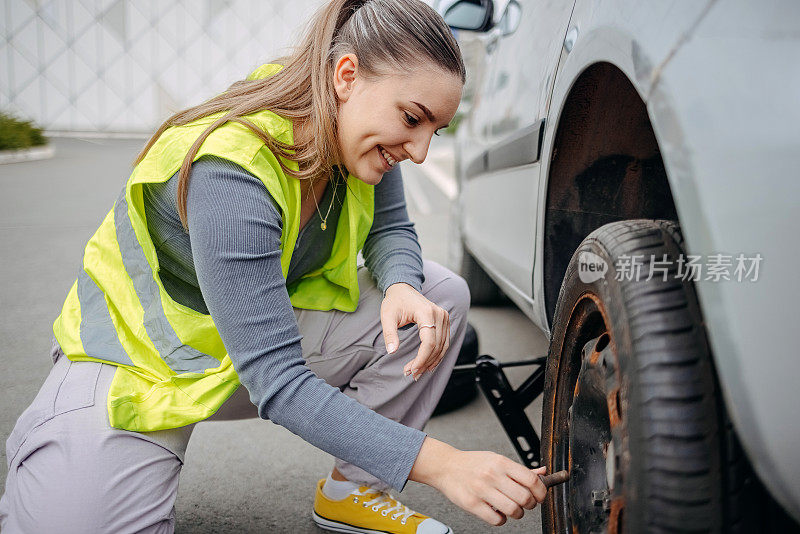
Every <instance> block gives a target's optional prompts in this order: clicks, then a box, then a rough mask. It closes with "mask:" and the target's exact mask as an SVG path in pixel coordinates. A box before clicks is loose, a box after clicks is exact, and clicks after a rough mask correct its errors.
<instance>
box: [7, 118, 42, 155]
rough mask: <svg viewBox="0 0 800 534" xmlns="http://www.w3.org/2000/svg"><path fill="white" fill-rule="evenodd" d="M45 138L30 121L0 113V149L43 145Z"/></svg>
mask: <svg viewBox="0 0 800 534" xmlns="http://www.w3.org/2000/svg"><path fill="white" fill-rule="evenodd" d="M45 144H47V139H46V138H45V137H44V135H42V130H41V128H37V127H35V126H34V125H33V123H32V122H31V121H22V120H19V119H16V118H14V117H12V116H11V115H6V114H5V113H0V150H13V149H19V148H29V147H32V146H38V145H45Z"/></svg>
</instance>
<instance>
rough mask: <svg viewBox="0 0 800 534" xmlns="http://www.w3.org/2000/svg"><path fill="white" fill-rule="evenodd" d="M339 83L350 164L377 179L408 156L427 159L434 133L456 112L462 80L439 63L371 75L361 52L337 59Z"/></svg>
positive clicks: (359, 174) (342, 137)
mask: <svg viewBox="0 0 800 534" xmlns="http://www.w3.org/2000/svg"><path fill="white" fill-rule="evenodd" d="M334 87H335V89H336V95H337V97H338V100H339V111H338V124H339V133H338V141H339V149H340V151H341V154H342V157H343V159H344V161H343V163H344V166H345V167H347V170H348V171H349V172H350V173H352V174H353V175H354V176H355V177H356V178H358V179H359V180H361V181H363V182H366V183H368V184H377V183H378V182H380V181H381V178H382V177H383V173H385V172H387V171H388V170H389V169H391V168H392V166H394V165H396V164H397V163H399V162H401V161H403V160H405V159H410V160H411V161H413V162H414V163H422V162H423V161H425V156H426V155H427V153H428V146H429V145H430V142H431V137H432V136H433V135H434V133H435V132H436V131H437V130H441V129H442V128H445V127H446V126H447V125H448V123H449V122H450V120H451V119H452V118H453V116H454V115H455V113H456V109H457V108H458V103H459V101H460V100H461V88H462V84H461V79H460V78H459V77H457V76H456V75H454V74H451V73H449V72H447V71H445V70H443V69H441V68H440V67H438V66H436V65H433V64H429V65H423V66H422V67H419V68H416V69H414V70H411V71H407V72H400V73H397V74H390V75H383V76H380V77H365V75H364V72H363V71H360V70H359V68H358V59H357V58H356V56H355V55H354V54H347V55H344V56H342V57H341V58H340V59H339V61H338V62H337V64H336V71H335V73H334ZM384 151H385V152H386V153H388V158H387V157H386V155H385V154H384V153H383V152H384Z"/></svg>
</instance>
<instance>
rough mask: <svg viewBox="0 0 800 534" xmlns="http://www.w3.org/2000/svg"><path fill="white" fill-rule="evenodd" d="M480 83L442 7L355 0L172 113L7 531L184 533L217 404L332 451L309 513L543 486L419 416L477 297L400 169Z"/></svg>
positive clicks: (9, 491) (422, 524) (426, 526)
mask: <svg viewBox="0 0 800 534" xmlns="http://www.w3.org/2000/svg"><path fill="white" fill-rule="evenodd" d="M463 83H464V66H463V62H462V60H461V57H460V53H459V51H458V46H457V44H456V43H455V41H454V39H453V38H452V36H451V34H450V33H449V29H448V28H447V26H446V25H445V24H444V22H443V21H442V20H441V18H440V17H439V16H438V15H437V14H436V13H435V12H434V11H433V10H431V9H430V8H429V7H428V6H427V5H425V4H423V3H421V2H419V1H417V0H366V1H364V0H361V1H352V0H336V1H334V2H331V3H330V4H329V5H326V6H325V7H324V8H322V9H321V10H320V11H319V12H318V14H317V15H316V16H315V18H314V19H313V22H312V25H311V26H310V29H309V32H308V35H307V36H306V37H305V38H304V40H303V41H302V44H301V46H300V47H298V49H297V50H296V51H295V53H294V54H293V55H291V56H290V57H286V58H281V59H279V60H278V61H277V63H276V64H269V65H264V66H262V67H260V68H259V69H257V70H256V71H255V72H254V73H253V74H251V76H249V77H248V79H247V80H243V81H241V82H237V83H235V84H234V85H232V86H231V87H230V88H229V89H228V91H226V92H225V93H223V94H221V95H219V96H217V97H215V98H212V99H211V100H209V101H208V102H206V103H204V104H201V105H199V106H197V107H195V108H191V109H188V110H186V111H183V112H181V113H178V114H176V115H174V116H173V117H171V118H170V119H169V120H168V121H167V122H166V123H165V124H164V125H162V127H161V128H160V129H159V130H158V131H157V132H156V134H155V135H154V136H153V138H152V139H151V140H150V142H149V143H148V144H147V145H146V146H145V148H144V150H143V151H142V153H141V154H140V155H139V157H138V159H137V161H136V167H135V168H134V171H133V174H132V175H131V177H130V179H129V180H128V183H127V185H126V187H125V189H124V190H123V192H122V194H121V195H120V197H119V199H118V200H117V202H116V203H115V205H114V208H113V209H112V210H111V212H110V213H109V214H108V216H107V217H106V219H105V220H104V222H103V224H102V225H101V227H100V229H99V230H98V231H97V233H96V234H95V235H94V236H93V237H92V239H91V240H90V241H89V243H88V245H87V247H86V250H85V253H84V259H83V269H82V270H81V271H80V273H79V276H78V280H77V281H76V283H75V285H74V286H73V288H72V289H71V291H70V293H69V295H68V297H67V300H66V302H65V304H64V307H63V309H62V313H61V315H60V316H59V317H58V319H57V320H56V322H55V324H54V333H55V343H54V347H53V359H54V362H55V365H54V368H53V371H52V372H51V373H50V375H49V376H48V378H47V380H46V381H45V384H44V385H43V386H42V389H41V390H40V392H39V394H38V395H37V397H36V399H35V400H34V402H33V404H32V405H31V406H30V407H29V408H28V409H27V410H26V411H25V412H24V413H23V414H22V416H20V418H19V420H18V421H17V424H16V426H15V429H14V431H13V432H12V434H11V436H10V437H9V439H8V442H7V451H8V461H9V475H8V479H7V482H6V493H5V494H4V495H3V498H2V500H1V501H0V526H1V527H2V530H3V532H4V533H11V532H50V531H58V532H127V531H132V532H139V531H145V532H171V531H172V530H173V529H174V507H173V504H174V501H175V496H176V493H177V486H178V477H179V474H180V468H181V465H182V462H183V455H184V453H185V450H186V444H187V442H188V440H189V436H190V435H191V431H192V429H193V427H194V424H195V423H197V422H199V421H201V420H204V419H208V418H209V417H212V416H213V418H217V419H219V418H231V417H240V416H255V415H258V416H260V417H262V418H264V419H267V418H269V419H271V420H273V421H274V422H275V423H277V424H280V425H283V426H285V427H286V428H288V429H289V430H291V431H292V432H294V433H296V434H298V435H300V436H301V437H303V438H304V439H305V440H307V441H309V442H310V443H312V444H314V445H315V446H318V447H319V448H321V449H323V450H325V451H327V452H329V453H331V454H333V455H334V456H335V457H336V458H337V459H336V462H335V467H334V469H333V470H332V472H331V473H330V475H329V476H328V477H327V479H323V480H320V481H319V483H318V484H317V487H316V496H315V502H314V511H313V518H314V520H315V521H316V522H317V524H318V525H319V526H321V527H323V528H327V529H330V530H336V531H339V532H371V531H375V530H379V531H384V532H398V533H401V532H402V533H411V532H414V533H420V534H422V533H424V534H431V533H436V534H440V533H441V534H443V533H447V532H451V530H450V529H449V528H448V527H446V526H445V525H443V524H442V523H440V522H438V521H436V520H434V519H432V518H429V517H427V516H424V515H422V514H419V513H416V512H414V511H413V510H409V509H408V508H407V507H405V506H403V505H402V504H401V503H400V502H398V501H397V500H396V499H393V498H392V497H389V495H388V494H387V493H386V491H387V490H388V489H389V488H390V487H394V488H395V489H397V490H402V489H403V487H404V486H405V483H406V481H407V480H416V481H419V482H422V483H425V484H429V485H431V486H433V487H435V488H437V489H438V490H440V491H441V492H442V493H444V494H445V495H446V496H447V497H448V498H449V499H450V500H451V501H452V502H454V503H455V504H457V505H459V506H461V507H462V508H464V509H465V510H467V511H469V512H471V513H473V514H475V515H476V516H478V517H480V518H481V519H483V520H485V521H486V522H488V523H490V524H493V525H499V524H503V523H504V522H505V520H506V517H508V516H510V517H514V518H520V517H522V514H523V509H532V508H533V507H534V506H535V505H536V503H537V502H541V501H542V499H543V498H544V494H545V488H544V486H543V485H542V483H541V482H540V481H539V479H538V476H537V474H538V473H539V472H537V471H532V470H528V469H526V468H525V467H523V466H521V465H519V464H517V463H515V462H513V461H511V460H508V459H507V458H504V457H502V456H500V455H497V454H494V453H490V452H465V451H459V450H457V449H455V448H453V447H450V446H449V445H446V444H445V443H442V442H440V441H437V440H435V439H433V438H431V437H429V436H427V435H426V434H425V433H424V432H422V431H421V430H420V429H421V428H422V427H423V426H424V424H425V423H426V421H427V420H428V418H429V417H430V415H431V412H432V410H433V408H434V406H435V405H436V403H437V401H438V399H439V397H440V395H441V393H442V390H443V388H444V386H445V384H446V382H447V379H448V376H449V374H450V371H451V370H452V366H453V365H454V362H455V357H456V354H457V353H458V350H459V348H460V345H461V342H462V339H463V335H464V328H465V324H466V323H465V320H466V311H467V307H468V302H469V295H468V290H467V288H466V285H465V284H464V282H463V280H461V279H460V278H458V277H457V276H456V275H454V274H453V273H451V272H450V271H448V270H447V269H445V268H443V267H441V266H439V265H437V264H435V263H433V262H427V261H426V262H422V260H421V258H420V250H419V245H418V243H417V241H416V234H415V233H414V230H413V225H412V224H411V223H410V222H409V221H408V218H407V215H406V211H405V203H404V200H403V193H402V182H401V176H400V174H399V170H397V163H398V162H400V161H402V160H404V159H411V160H412V161H413V162H415V163H421V162H422V161H423V160H424V159H425V156H426V152H427V149H428V145H429V143H430V140H431V137H432V135H434V133H435V132H436V131H437V130H439V129H441V128H444V127H445V126H446V125H447V122H448V121H449V120H450V119H451V118H452V117H453V115H454V114H455V111H456V108H457V106H458V103H459V100H460V98H461V90H462V86H463ZM345 176H346V178H345ZM323 213H324V214H323ZM362 248H363V253H364V260H365V265H366V268H365V269H357V267H356V257H357V254H358V252H359V251H360V250H361V249H362ZM451 320H452V325H451ZM414 325H416V328H413V326H414ZM404 326H412V328H410V329H401V330H399V331H398V329H399V328H402V327H404ZM381 333H382V335H381ZM301 335H302V336H301ZM451 336H452V337H451ZM240 383H241V384H244V386H245V388H241V389H240V390H239V394H237V395H235V394H234V392H235V391H236V390H237V387H238V386H239V384H240ZM248 395H249V402H250V404H248V403H247V402H245V403H244V404H246V405H248V406H249V409H245V410H243V409H242V405H243V403H242V400H243V399H244V400H245V401H247V400H248ZM104 401H105V402H104ZM253 405H255V406H256V407H257V412H254V411H253Z"/></svg>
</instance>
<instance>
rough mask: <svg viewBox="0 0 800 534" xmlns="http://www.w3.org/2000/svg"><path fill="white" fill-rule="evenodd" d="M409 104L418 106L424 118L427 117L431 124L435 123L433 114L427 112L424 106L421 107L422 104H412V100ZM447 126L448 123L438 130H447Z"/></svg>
mask: <svg viewBox="0 0 800 534" xmlns="http://www.w3.org/2000/svg"><path fill="white" fill-rule="evenodd" d="M411 103H412V104H416V105H417V106H419V109H421V110H422V112H423V113H424V114H425V116H426V117H428V120H429V121H431V122H433V123H435V122H436V117H434V116H433V113H431V110H429V109H428V108H426V107H425V106H423V105H422V104H420V103H419V102H414V101H413V100H412V101H411ZM448 126H450V124H449V123H448V124H445V125H444V126H441V127H440V128H447V127H448ZM437 129H439V128H437Z"/></svg>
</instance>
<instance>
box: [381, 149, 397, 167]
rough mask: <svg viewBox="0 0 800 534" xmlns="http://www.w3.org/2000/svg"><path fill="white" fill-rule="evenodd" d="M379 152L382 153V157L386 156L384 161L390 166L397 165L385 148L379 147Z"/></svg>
mask: <svg viewBox="0 0 800 534" xmlns="http://www.w3.org/2000/svg"><path fill="white" fill-rule="evenodd" d="M381 154H383V157H384V158H386V161H388V162H389V165H391V166H392V167H394V166H395V165H397V162H396V161H395V160H394V158H392V156H390V155H389V153H388V152H386V150H384V148H383V147H381Z"/></svg>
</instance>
